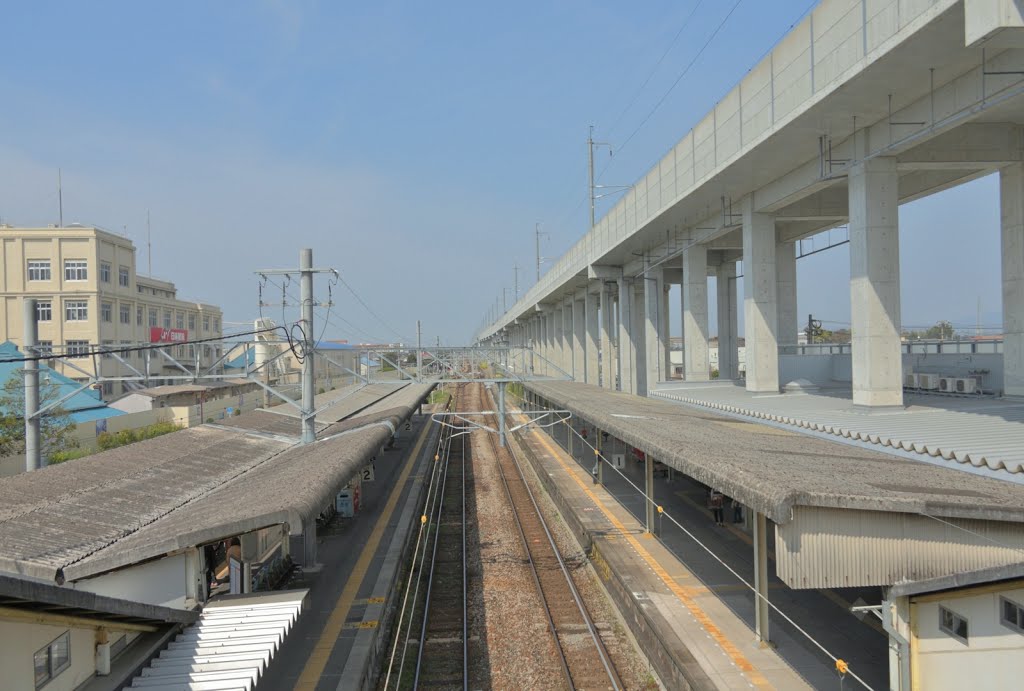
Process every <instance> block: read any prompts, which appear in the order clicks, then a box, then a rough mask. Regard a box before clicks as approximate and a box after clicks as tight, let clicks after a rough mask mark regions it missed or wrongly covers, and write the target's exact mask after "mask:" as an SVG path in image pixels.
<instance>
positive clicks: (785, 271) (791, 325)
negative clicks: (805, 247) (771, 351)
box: [775, 242, 800, 352]
mask: <svg viewBox="0 0 1024 691" xmlns="http://www.w3.org/2000/svg"><path fill="white" fill-rule="evenodd" d="M775 291H776V296H777V299H778V305H779V307H778V320H779V321H778V324H779V326H778V331H777V337H778V341H779V346H783V347H784V346H795V345H796V344H797V330H798V329H799V328H800V326H799V317H798V316H797V305H796V245H795V243H792V242H777V243H776V244H775ZM783 352H785V351H783Z"/></svg>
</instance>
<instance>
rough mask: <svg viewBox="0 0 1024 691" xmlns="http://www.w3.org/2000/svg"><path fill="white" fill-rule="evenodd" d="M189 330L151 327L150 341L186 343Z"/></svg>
mask: <svg viewBox="0 0 1024 691" xmlns="http://www.w3.org/2000/svg"><path fill="white" fill-rule="evenodd" d="M186 341H188V331H186V330H185V329H162V328H160V327H159V326H151V327H149V342H150V343H185V342H186Z"/></svg>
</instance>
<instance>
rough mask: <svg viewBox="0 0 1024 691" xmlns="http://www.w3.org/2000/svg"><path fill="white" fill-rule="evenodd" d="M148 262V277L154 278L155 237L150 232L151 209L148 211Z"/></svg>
mask: <svg viewBox="0 0 1024 691" xmlns="http://www.w3.org/2000/svg"><path fill="white" fill-rule="evenodd" d="M146 262H147V265H148V267H149V269H148V275H149V277H150V278H152V277H153V236H152V235H151V234H150V232H149V209H146Z"/></svg>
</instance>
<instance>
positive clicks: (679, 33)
mask: <svg viewBox="0 0 1024 691" xmlns="http://www.w3.org/2000/svg"><path fill="white" fill-rule="evenodd" d="M815 1H817V0H815ZM703 3H704V0H697V4H696V5H694V6H693V9H692V10H690V13H689V14H688V15H686V19H684V20H683V24H682V26H680V27H679V31H677V32H676V35H675V36H673V37H672V40H671V41H670V42H669V44H668V47H667V48H665V52H664V53H662V54H661V57H660V58H658V61H657V62H656V63H654V67H652V68H651V71H650V73H649V74H648V75H647V78H646V79H644V81H643V84H641V85H640V87H639V88H638V89H637V90H636V93H634V94H633V99H632V100H631V101H630V102H629V105H627V106H626V107H625V108H623V109H622V112H621V113H619V115H618V117H616V118H615V121H614V122H613V123H612V126H611V127H609V128H608V130H607V131H608V134H611V133H612V132H614V131H615V128H616V127H618V125H619V123H620V122H621V121H622V118H623V117H625V115H626V113H628V112H629V110H630V109H631V108H632V107H633V106H634V105H636V102H637V99H639V98H640V94H641V93H642V92H643V90H644V89H645V88H646V87H647V85H648V84H649V83H650V81H651V79H652V78H653V77H654V74H655V73H656V72H657V71H658V68H659V67H661V63H663V62H664V61H665V58H666V57H668V54H669V53H670V52H672V49H673V48H674V47H675V45H676V41H678V40H679V37H680V36H682V35H683V31H685V30H686V27H687V26H689V25H690V20H691V19H693V15H695V14H697V10H698V9H700V6H701V5H702V4H703Z"/></svg>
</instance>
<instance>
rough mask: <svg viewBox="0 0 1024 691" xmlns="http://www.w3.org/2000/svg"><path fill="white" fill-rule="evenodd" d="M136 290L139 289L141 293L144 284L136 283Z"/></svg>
mask: <svg viewBox="0 0 1024 691" xmlns="http://www.w3.org/2000/svg"><path fill="white" fill-rule="evenodd" d="M135 290H137V291H139V292H140V293H141V292H142V286H140V285H139V284H138V283H136V284H135Z"/></svg>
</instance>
